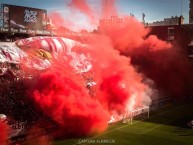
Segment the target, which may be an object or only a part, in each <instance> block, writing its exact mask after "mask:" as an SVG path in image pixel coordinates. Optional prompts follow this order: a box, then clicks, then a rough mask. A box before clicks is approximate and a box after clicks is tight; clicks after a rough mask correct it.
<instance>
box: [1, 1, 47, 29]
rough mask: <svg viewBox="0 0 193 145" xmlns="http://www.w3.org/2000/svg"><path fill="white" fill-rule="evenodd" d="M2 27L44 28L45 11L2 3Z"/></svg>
mask: <svg viewBox="0 0 193 145" xmlns="http://www.w3.org/2000/svg"><path fill="white" fill-rule="evenodd" d="M3 19H4V27H11V28H21V29H34V30H36V29H44V28H46V19H47V11H46V10H43V9H36V8H30V7H21V6H15V5H8V4H3Z"/></svg>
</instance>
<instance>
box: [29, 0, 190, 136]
mask: <svg viewBox="0 0 193 145" xmlns="http://www.w3.org/2000/svg"><path fill="white" fill-rule="evenodd" d="M81 2H83V3H81ZM71 5H73V6H74V7H76V8H78V9H79V10H81V11H82V12H83V13H85V14H87V16H89V17H90V15H88V13H89V12H91V9H90V8H89V7H88V6H87V5H86V3H85V1H75V0H73V1H72V3H71ZM91 14H92V12H91ZM125 19H126V22H125V23H117V24H115V25H111V26H108V27H106V26H105V27H102V28H101V31H102V34H96V35H93V36H92V37H90V39H89V40H88V41H87V42H85V43H87V46H86V47H87V49H84V48H82V47H80V48H78V47H76V48H74V49H72V50H73V52H75V53H77V54H80V53H83V54H85V55H87V57H89V61H90V62H91V64H92V69H91V70H90V71H89V72H87V73H82V72H81V73H80V72H77V71H75V69H74V68H73V67H71V66H69V65H68V64H70V63H71V61H70V60H65V61H64V60H59V61H57V62H55V63H54V64H53V67H51V68H50V69H49V70H48V71H47V72H45V73H42V74H41V76H40V78H39V80H38V81H37V83H36V85H35V87H34V88H33V90H32V91H33V93H32V98H33V99H34V101H35V103H36V104H37V106H38V107H40V109H41V110H43V112H44V113H45V114H46V115H47V116H49V117H50V118H51V119H53V120H54V121H55V122H56V123H57V124H58V125H59V126H60V131H61V132H62V134H63V135H64V136H66V135H69V134H71V135H78V136H82V135H92V134H95V133H100V132H102V131H104V130H105V129H106V127H107V122H108V121H109V119H110V116H112V115H115V116H121V115H123V113H124V112H126V111H129V110H132V109H135V108H138V107H142V106H145V105H149V104H150V102H151V99H150V94H148V93H149V92H151V88H150V87H149V86H148V85H147V84H145V83H143V82H145V81H146V79H149V78H150V79H151V80H153V81H154V83H155V85H156V86H157V87H158V89H160V88H164V89H169V90H170V92H171V94H177V92H178V93H179V94H182V92H184V88H185V83H186V81H187V80H188V77H187V76H188V75H189V72H190V69H189V68H190V67H189V64H188V61H187V60H186V59H184V57H183V56H181V55H180V53H178V51H176V49H174V48H173V47H172V45H171V44H169V43H167V42H164V41H162V40H159V39H158V38H157V37H156V36H153V35H150V36H149V32H150V30H149V29H148V28H144V25H143V24H141V23H140V22H138V21H137V20H136V19H135V18H130V17H127V18H125ZM65 55H66V54H64V56H65ZM74 55H75V54H74ZM182 58H183V60H182ZM176 59H178V60H181V61H176ZM182 66H183V67H184V68H182ZM84 75H85V77H83V76H84ZM90 76H92V77H93V78H92V79H93V81H94V82H95V83H96V85H95V86H94V87H91V88H89V87H88V86H87V87H88V88H89V89H88V88H87V87H86V81H87V80H88V79H91V78H90ZM184 78H185V79H184ZM174 84H175V85H174ZM176 85H177V86H176ZM179 87H180V88H181V89H179ZM89 91H91V92H92V95H89Z"/></svg>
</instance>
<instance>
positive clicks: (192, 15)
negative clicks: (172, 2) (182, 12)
mask: <svg viewBox="0 0 193 145" xmlns="http://www.w3.org/2000/svg"><path fill="white" fill-rule="evenodd" d="M189 8H190V9H189V23H193V0H190V3H189Z"/></svg>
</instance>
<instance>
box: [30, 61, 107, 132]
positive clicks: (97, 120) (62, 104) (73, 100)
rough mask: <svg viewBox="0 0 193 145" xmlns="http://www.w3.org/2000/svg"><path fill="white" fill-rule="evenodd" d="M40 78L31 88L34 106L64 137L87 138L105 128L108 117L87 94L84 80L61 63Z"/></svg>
mask: <svg viewBox="0 0 193 145" xmlns="http://www.w3.org/2000/svg"><path fill="white" fill-rule="evenodd" d="M59 65H60V66H62V68H60V67H59V66H54V67H53V68H52V69H50V70H49V71H48V72H47V73H44V74H42V75H41V77H40V79H39V81H38V82H37V85H36V86H35V88H34V92H33V97H34V99H35V102H36V103H38V104H39V105H40V108H41V109H42V110H43V111H44V112H45V114H46V115H48V116H49V117H51V118H52V119H53V120H54V121H55V122H57V123H58V124H59V125H60V126H61V127H62V128H63V131H62V132H63V135H66V134H67V135H69V134H72V133H73V135H78V136H80V135H81V136H82V135H88V134H95V133H99V132H102V131H104V130H105V129H106V127H107V121H108V119H109V114H108V112H107V111H106V110H104V108H103V106H102V105H101V104H100V102H99V101H98V100H97V99H96V98H95V97H91V96H90V95H89V94H88V90H87V89H86V87H85V86H84V83H83V80H82V79H81V78H80V77H79V74H76V73H75V72H74V71H73V69H72V68H71V67H69V66H67V65H65V64H63V63H61V64H59Z"/></svg>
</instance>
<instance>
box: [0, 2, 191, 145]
mask: <svg viewBox="0 0 193 145" xmlns="http://www.w3.org/2000/svg"><path fill="white" fill-rule="evenodd" d="M15 13H17V17H15ZM119 20H120V19H119V18H117V17H116V18H114V17H113V23H114V22H115V24H113V25H112V24H110V25H109V22H110V21H109V20H107V21H108V24H106V23H104V21H101V22H102V23H100V24H99V25H100V26H99V30H97V32H91V33H89V34H87V35H86V36H85V35H84V34H82V33H81V32H77V33H71V34H73V35H68V34H69V31H68V32H66V31H65V33H64V34H61V32H62V33H63V32H64V31H60V29H59V31H60V34H57V32H58V31H55V30H53V29H51V26H50V22H49V21H48V16H47V11H46V10H44V9H36V8H31V7H23V6H16V5H9V4H2V5H1V16H0V40H1V42H0V90H1V91H0V126H1V130H2V131H0V136H1V137H2V138H1V139H0V142H2V143H3V144H5V145H9V144H10V145H12V144H13V145H16V144H17V145H20V144H22V145H28V144H30V145H39V144H48V145H50V144H53V145H64V144H69V145H75V144H80V145H83V144H93V145H95V144H104V145H106V144H108V145H126V144H127V145H128V144H129V145H149V144H152V145H154V144H159V145H171V144H175V145H181V144H183V145H191V144H192V143H193V138H192V135H193V130H192V128H193V122H192V121H193V112H192V111H191V109H193V105H192V103H193V97H192V95H193V89H192V88H193V87H192V86H193V76H192V74H193V73H192V71H193V70H192V65H193V64H192V61H191V52H192V51H191V49H192V43H191V40H192V38H191V37H192V30H193V27H192V24H190V25H181V24H179V25H174V26H160V27H152V28H151V32H150V28H147V27H144V24H142V23H140V22H138V21H137V20H136V19H135V18H133V17H127V18H125V19H121V20H123V21H122V22H121V23H120V21H119ZM171 27H172V30H173V29H175V30H176V32H175V33H169V31H166V32H167V34H168V35H167V36H166V37H167V38H170V40H169V39H168V40H167V41H165V38H163V39H162V38H159V36H160V37H163V36H164V35H159V32H160V31H158V29H162V30H164V29H166V30H169V29H171ZM120 28H121V29H120ZM123 30H124V31H128V33H123ZM129 30H138V31H136V32H133V31H129ZM187 30H188V31H187ZM178 34H179V36H181V37H178ZM120 35H121V36H123V37H120ZM156 35H158V36H156ZM176 35H177V36H176ZM131 36H132V37H131ZM168 36H170V37H168ZM171 37H172V40H171ZM122 38H124V39H122ZM175 39H176V40H177V41H178V39H182V41H181V43H180V44H176V43H175ZM181 47H185V48H186V49H182V48H181ZM187 49H188V51H187ZM179 60H180V61H179Z"/></svg>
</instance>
